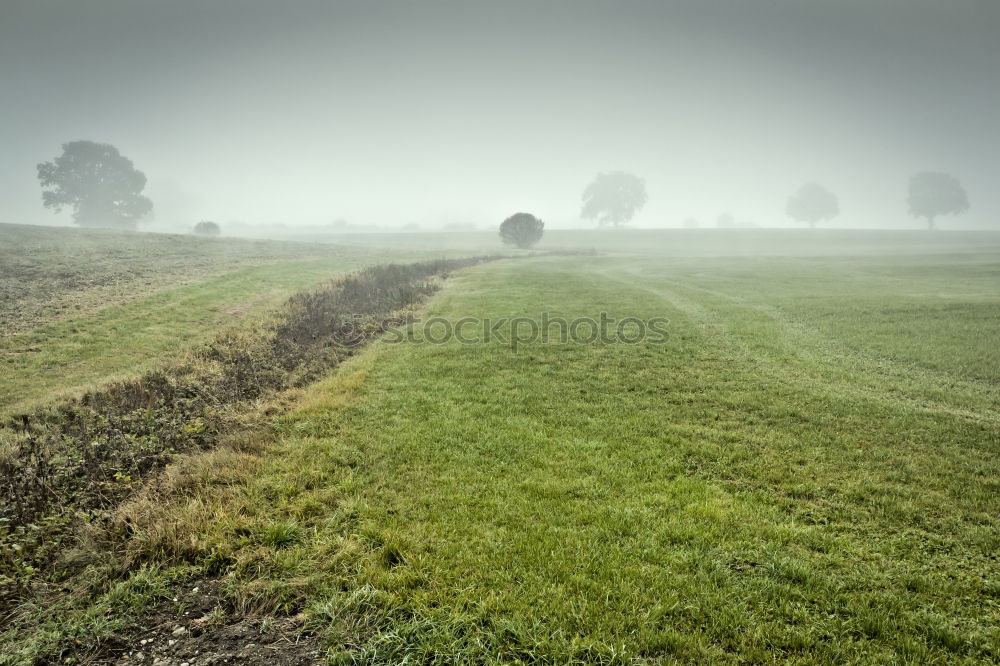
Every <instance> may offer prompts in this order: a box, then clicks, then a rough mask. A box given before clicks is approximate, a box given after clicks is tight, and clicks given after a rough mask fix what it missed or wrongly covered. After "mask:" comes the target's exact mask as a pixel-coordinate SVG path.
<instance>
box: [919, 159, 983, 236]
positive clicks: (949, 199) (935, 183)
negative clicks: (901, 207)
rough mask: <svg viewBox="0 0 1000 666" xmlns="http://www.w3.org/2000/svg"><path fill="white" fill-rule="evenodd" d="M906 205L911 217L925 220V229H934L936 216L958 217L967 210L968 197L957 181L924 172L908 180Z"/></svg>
mask: <svg viewBox="0 0 1000 666" xmlns="http://www.w3.org/2000/svg"><path fill="white" fill-rule="evenodd" d="M906 203H907V205H908V206H909V209H910V215H912V216H913V217H922V218H924V219H926V220H927V228H928V229H933V228H934V218H935V217H937V216H938V215H958V214H959V213H964V212H965V211H967V210H969V197H968V195H967V194H966V193H965V188H963V187H962V184H961V183H959V182H958V179H957V178H955V177H954V176H952V175H951V174H947V173H937V172H934V171H924V172H922V173H918V174H916V175H914V176H913V177H912V178H911V179H910V192H909V195H908V196H907V197H906Z"/></svg>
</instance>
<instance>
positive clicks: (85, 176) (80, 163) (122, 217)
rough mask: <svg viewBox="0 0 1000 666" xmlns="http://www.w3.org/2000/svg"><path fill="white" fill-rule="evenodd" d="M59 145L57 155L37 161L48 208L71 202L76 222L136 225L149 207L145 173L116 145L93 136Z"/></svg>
mask: <svg viewBox="0 0 1000 666" xmlns="http://www.w3.org/2000/svg"><path fill="white" fill-rule="evenodd" d="M62 148H63V153H62V155H60V156H59V157H57V158H56V159H55V160H53V161H51V162H44V163H42V164H39V165H38V180H39V181H40V182H41V185H42V188H43V190H44V191H43V192H42V203H43V204H44V206H45V207H46V208H53V209H55V211H56V212H59V211H60V210H62V209H63V207H64V206H70V207H72V208H73V221H74V222H76V223H77V224H79V225H80V226H83V227H114V228H118V229H135V226H136V223H137V222H138V220H139V218H141V217H142V216H144V215H146V214H148V213H149V212H150V211H151V210H152V209H153V202H152V201H150V200H149V199H148V198H146V197H145V196H143V194H142V190H143V188H144V187H146V176H145V174H143V173H142V172H141V171H139V170H138V169H136V168H135V167H134V166H132V160H130V159H128V158H127V157H123V156H122V155H121V153H119V152H118V149H117V148H115V147H114V146H112V145H109V144H106V143H94V142H93V141H71V142H69V143H64V144H63V147H62ZM44 188H50V189H44Z"/></svg>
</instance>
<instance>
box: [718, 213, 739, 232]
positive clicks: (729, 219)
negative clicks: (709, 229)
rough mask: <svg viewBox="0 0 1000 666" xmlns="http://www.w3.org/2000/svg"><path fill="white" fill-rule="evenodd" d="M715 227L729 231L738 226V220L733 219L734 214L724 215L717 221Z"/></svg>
mask: <svg viewBox="0 0 1000 666" xmlns="http://www.w3.org/2000/svg"><path fill="white" fill-rule="evenodd" d="M715 226H717V227H719V228H722V229H729V228H731V227H735V226H736V218H734V217H733V214H732V213H722V214H721V215H719V217H718V218H716V220H715Z"/></svg>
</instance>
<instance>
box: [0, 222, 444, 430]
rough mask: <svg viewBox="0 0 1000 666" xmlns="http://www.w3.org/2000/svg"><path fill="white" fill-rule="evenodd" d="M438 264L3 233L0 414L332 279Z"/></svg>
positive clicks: (399, 254) (85, 233)
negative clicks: (400, 265)
mask: <svg viewBox="0 0 1000 666" xmlns="http://www.w3.org/2000/svg"><path fill="white" fill-rule="evenodd" d="M439 254H440V253H438V255H439ZM428 256H434V255H433V254H432V253H428V252H421V251H407V250H403V249H396V250H382V249H379V250H375V249H372V248H365V247H350V248H347V247H341V246H336V245H327V244H321V243H310V244H304V243H286V242H277V241H248V240H238V239H229V238H225V239H216V238H197V237H191V236H172V235H165V234H140V233H133V234H128V233H121V232H111V231H100V230H79V229H62V228H59V229H55V228H44V227H28V226H18V225H0V291H2V293H3V296H4V298H3V299H2V300H0V359H2V361H0V386H2V387H3V390H0V414H3V413H5V412H6V413H10V412H14V411H18V410H24V409H28V408H30V407H32V406H35V405H37V404H40V403H43V402H49V401H52V400H54V399H59V398H64V397H68V396H72V395H76V394H79V393H80V392H81V391H83V390H85V389H87V388H89V387H91V386H93V385H95V384H97V383H101V382H106V381H110V380H113V379H120V378H122V377H128V376H134V375H136V374H139V373H141V372H142V371H144V370H147V369H149V368H151V367H155V366H156V365H157V364H160V363H162V362H163V361H165V360H166V359H169V358H172V357H173V356H176V355H177V353H178V352H179V351H180V350H182V349H184V348H185V347H188V346H190V345H191V344H194V343H196V342H199V341H203V340H205V339H207V338H208V337H210V336H211V335H213V334H214V333H215V332H216V331H218V330H219V328H220V327H222V326H227V325H233V324H234V323H238V322H241V321H242V322H252V321H254V317H255V316H260V315H263V314H265V313H266V312H268V311H269V310H273V309H274V308H275V307H276V306H277V305H278V304H280V303H281V302H282V301H284V300H285V299H286V298H288V296H289V295H291V294H293V293H295V292H297V291H300V290H303V289H306V288H308V287H310V286H311V285H313V284H316V283H317V282H320V281H322V280H326V279H329V278H331V277H334V276H336V275H340V274H343V273H346V272H348V271H350V270H353V269H356V268H359V267H361V266H364V265H367V264H372V263H377V262H379V261H388V260H397V261H407V260H416V259H421V258H427V257H428Z"/></svg>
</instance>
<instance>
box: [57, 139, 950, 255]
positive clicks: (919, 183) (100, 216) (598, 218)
mask: <svg viewBox="0 0 1000 666" xmlns="http://www.w3.org/2000/svg"><path fill="white" fill-rule="evenodd" d="M62 149H63V150H62V154H61V155H59V156H58V157H56V158H55V159H54V160H52V161H50V162H44V163H42V164H39V165H38V180H39V182H40V183H41V186H42V190H43V191H42V204H43V205H44V206H45V207H46V208H52V209H54V210H55V211H56V212H59V211H61V210H62V209H63V208H70V209H72V214H73V221H74V222H75V223H76V224H79V225H80V226H84V227H113V228H121V229H135V228H136V225H137V223H138V221H139V220H140V219H141V218H143V217H144V216H146V215H148V214H149V213H150V212H151V211H152V210H153V202H152V201H150V199H149V198H148V197H146V196H145V195H144V194H143V190H144V189H145V187H146V176H145V174H144V173H143V172H142V171H139V170H138V169H137V168H135V165H133V164H132V160H130V159H128V158H127V157H125V156H124V155H122V154H121V153H120V152H119V151H118V149H117V148H115V147H114V146H112V145H110V144H107V143H96V142H94V141H71V142H69V143H66V144H63V146H62ZM648 199H649V197H648V194H647V192H646V183H645V181H644V180H643V179H642V178H639V177H638V176H636V175H634V174H631V173H627V172H625V171H611V172H607V173H599V174H597V176H596V177H595V178H594V179H593V181H591V182H590V183H589V184H588V185H587V187H586V188H584V190H583V195H582V207H581V210H580V217H581V218H583V219H585V220H591V221H593V222H596V224H597V226H599V227H621V226H624V225H626V224H628V223H629V222H630V221H632V219H633V218H634V217H635V216H636V214H638V213H639V211H640V210H642V208H643V207H644V206H645V205H646V202H647V201H648ZM906 204H907V209H908V211H909V213H910V215H912V216H914V217H917V218H922V219H924V220H926V222H927V228H928V229H933V228H934V222H935V220H936V219H937V218H938V217H940V216H942V215H957V214H960V213H964V212H965V211H967V210H968V209H969V198H968V195H967V194H966V192H965V188H964V187H962V184H961V183H960V182H959V181H958V179H957V178H955V177H954V176H952V175H951V174H947V173H941V172H933V171H924V172H920V173H917V174H915V175H914V176H913V177H912V178H911V179H910V183H909V189H908V192H907V197H906ZM785 212H786V213H787V214H788V216H789V217H791V218H792V219H793V220H796V221H798V222H803V223H806V224H808V225H809V226H810V227H815V226H816V224H818V223H820V222H825V221H828V220H831V219H833V218H834V217H836V216H837V215H839V214H840V203H839V201H838V199H837V196H836V195H835V194H834V193H833V192H831V191H830V190H828V189H827V188H826V187H824V186H823V185H820V184H819V183H812V182H811V183H806V184H805V185H803V186H802V187H801V188H799V189H798V190H797V191H796V192H795V193H793V194H792V196H791V198H789V200H788V203H787V205H786V206H785ZM544 226H545V225H544V223H543V222H542V221H541V220H539V219H538V218H536V217H534V216H533V215H531V214H529V213H517V214H515V215H512V216H511V217H509V218H507V219H506V220H504V222H503V223H502V224H501V226H500V237H501V239H503V241H504V242H505V243H507V244H509V245H515V246H517V247H531V245H533V244H534V243H537V242H538V239H540V238H541V236H542V233H543V229H544ZM194 232H195V233H199V234H205V235H218V234H219V232H220V229H219V226H218V225H217V224H216V223H214V222H207V221H205V222H200V223H198V225H196V226H195V228H194Z"/></svg>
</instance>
